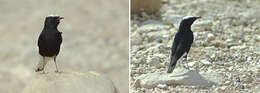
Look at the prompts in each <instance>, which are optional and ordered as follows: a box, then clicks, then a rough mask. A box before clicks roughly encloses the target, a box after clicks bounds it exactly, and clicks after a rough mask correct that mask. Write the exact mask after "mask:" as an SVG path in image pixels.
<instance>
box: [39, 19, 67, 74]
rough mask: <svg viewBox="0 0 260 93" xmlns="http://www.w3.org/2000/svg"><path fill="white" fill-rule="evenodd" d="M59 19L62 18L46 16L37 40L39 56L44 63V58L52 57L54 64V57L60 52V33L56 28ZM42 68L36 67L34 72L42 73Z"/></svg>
mask: <svg viewBox="0 0 260 93" xmlns="http://www.w3.org/2000/svg"><path fill="white" fill-rule="evenodd" d="M61 19H63V17H60V16H47V17H46V18H45V22H44V28H43V30H42V32H41V34H40V36H39V38H38V47H39V54H40V55H41V56H42V57H43V61H45V57H54V62H55V64H56V56H57V55H58V54H59V52H60V46H61V43H62V36H61V32H59V30H58V28H57V27H58V25H59V23H60V20H61ZM45 65H46V64H44V66H45ZM44 66H43V67H40V68H39V67H38V68H37V69H36V71H42V70H43V69H44Z"/></svg>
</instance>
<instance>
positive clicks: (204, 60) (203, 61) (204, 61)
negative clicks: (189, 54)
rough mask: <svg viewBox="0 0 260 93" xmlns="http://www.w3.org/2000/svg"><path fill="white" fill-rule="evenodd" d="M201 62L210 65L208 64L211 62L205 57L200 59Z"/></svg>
mask: <svg viewBox="0 0 260 93" xmlns="http://www.w3.org/2000/svg"><path fill="white" fill-rule="evenodd" d="M201 63H202V64H205V65H210V64H211V63H210V62H209V61H208V60H206V59H203V60H201Z"/></svg>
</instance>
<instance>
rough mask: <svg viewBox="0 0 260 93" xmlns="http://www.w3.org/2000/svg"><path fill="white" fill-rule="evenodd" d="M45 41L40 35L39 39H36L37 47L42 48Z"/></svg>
mask: <svg viewBox="0 0 260 93" xmlns="http://www.w3.org/2000/svg"><path fill="white" fill-rule="evenodd" d="M45 41H46V38H45V36H44V35H43V34H42V33H41V34H40V36H39V38H38V46H39V47H41V46H44V44H45Z"/></svg>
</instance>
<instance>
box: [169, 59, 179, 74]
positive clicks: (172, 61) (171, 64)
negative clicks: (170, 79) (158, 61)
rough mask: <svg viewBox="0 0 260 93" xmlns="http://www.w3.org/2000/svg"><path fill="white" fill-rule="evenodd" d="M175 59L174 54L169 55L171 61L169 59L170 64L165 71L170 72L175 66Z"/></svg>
mask: <svg viewBox="0 0 260 93" xmlns="http://www.w3.org/2000/svg"><path fill="white" fill-rule="evenodd" d="M176 63H177V60H176V57H175V56H171V61H170V65H169V68H168V71H167V73H172V71H173V70H174V68H175V66H176Z"/></svg>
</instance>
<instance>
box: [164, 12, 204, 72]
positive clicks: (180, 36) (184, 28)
mask: <svg viewBox="0 0 260 93" xmlns="http://www.w3.org/2000/svg"><path fill="white" fill-rule="evenodd" d="M198 18H200V17H192V16H188V17H184V18H183V19H182V21H181V23H180V26H179V31H178V32H177V33H176V35H175V38H174V41H173V44H172V48H171V59H170V60H171V61H170V65H169V68H168V71H167V73H171V72H172V71H173V69H174V68H175V66H176V64H177V61H178V59H179V58H180V57H181V56H182V55H183V54H184V53H185V52H186V53H187V55H188V53H189V51H190V47H191V44H192V42H193V39H194V38H193V32H192V31H191V25H192V24H193V22H194V21H195V20H196V19H198ZM187 55H186V56H184V57H185V58H187Z"/></svg>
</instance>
